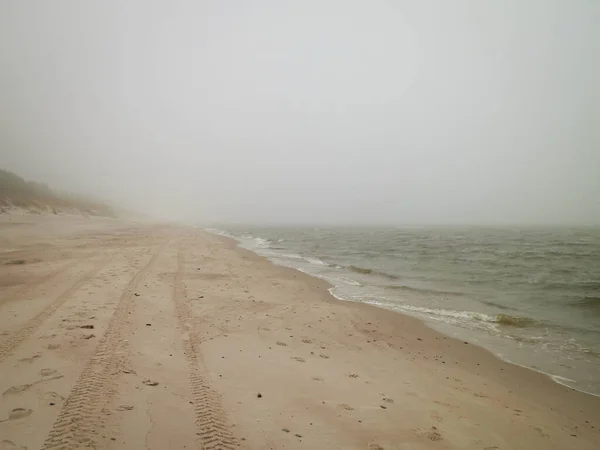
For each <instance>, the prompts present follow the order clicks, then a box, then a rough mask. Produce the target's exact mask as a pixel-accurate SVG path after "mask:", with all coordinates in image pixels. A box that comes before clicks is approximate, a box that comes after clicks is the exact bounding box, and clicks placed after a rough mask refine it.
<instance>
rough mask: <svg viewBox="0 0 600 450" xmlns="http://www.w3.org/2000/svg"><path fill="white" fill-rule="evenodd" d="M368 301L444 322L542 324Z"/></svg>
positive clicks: (506, 316) (517, 317)
mask: <svg viewBox="0 0 600 450" xmlns="http://www.w3.org/2000/svg"><path fill="white" fill-rule="evenodd" d="M370 303H373V304H375V305H377V306H383V307H391V308H393V309H399V310H402V311H406V312H414V313H421V314H425V315H427V316H428V317H429V318H432V319H437V320H442V321H444V322H446V321H447V320H444V319H454V320H455V321H462V322H464V321H467V322H471V321H472V322H485V323H489V324H497V325H503V326H508V327H517V328H525V327H535V326H541V325H542V323H541V322H537V321H535V320H533V319H530V318H528V317H522V316H510V315H508V314H497V315H489V314H484V313H480V312H476V311H456V310H451V309H441V308H427V307H424V306H415V305H408V304H393V305H384V304H382V303H380V302H377V301H373V302H370Z"/></svg>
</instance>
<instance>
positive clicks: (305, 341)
mask: <svg viewBox="0 0 600 450" xmlns="http://www.w3.org/2000/svg"><path fill="white" fill-rule="evenodd" d="M302 343H304V344H312V340H310V339H302Z"/></svg>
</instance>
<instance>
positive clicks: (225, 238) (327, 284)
mask: <svg viewBox="0 0 600 450" xmlns="http://www.w3.org/2000/svg"><path fill="white" fill-rule="evenodd" d="M202 231H203V232H206V233H209V234H211V235H213V236H215V237H216V238H218V239H221V240H223V241H224V242H228V245H233V246H234V247H235V248H236V249H237V250H239V251H241V252H247V253H249V254H251V255H252V256H253V257H256V258H260V259H261V260H264V261H265V262H267V263H268V264H272V265H273V266H275V267H278V268H281V269H284V270H289V271H293V272H298V273H300V274H301V275H302V276H303V277H308V278H310V279H312V280H315V281H318V282H319V283H321V284H322V286H321V289H323V290H324V291H326V293H327V294H326V295H328V296H329V297H330V299H329V300H328V301H331V302H339V304H341V305H344V306H348V305H360V307H365V308H367V309H371V308H373V309H376V310H378V311H385V312H386V313H389V314H394V315H395V314H399V315H401V316H402V317H403V319H404V320H413V321H415V322H417V323H419V324H421V325H422V326H423V327H425V328H426V329H427V330H430V331H431V332H432V333H434V334H435V335H438V336H443V337H444V338H447V339H451V340H452V341H454V342H455V343H464V344H466V342H465V341H462V340H461V339H459V338H456V337H453V336H450V335H448V334H445V333H443V332H442V331H438V330H436V329H435V328H433V327H432V326H430V325H429V324H428V323H427V322H426V321H425V320H423V319H421V318H419V317H415V316H411V315H409V314H406V313H403V312H401V311H396V310H392V309H387V308H383V307H380V306H377V305H373V304H370V303H363V302H355V301H352V300H346V299H343V298H338V297H336V296H335V295H334V294H333V293H332V292H331V290H332V289H334V288H335V286H334V285H332V284H331V283H330V282H329V281H327V280H325V279H323V278H320V277H318V276H316V275H312V274H309V273H306V272H304V271H302V270H300V269H296V268H294V267H288V266H283V265H279V264H276V263H274V262H273V261H271V260H270V259H269V258H268V257H266V256H262V255H260V254H258V253H256V252H254V251H252V250H249V249H245V248H243V247H240V243H239V242H238V241H237V240H236V239H235V238H232V237H229V236H222V235H219V234H216V233H213V232H211V231H207V230H204V229H202ZM468 345H471V346H473V347H476V348H477V349H478V350H479V351H482V352H485V353H487V354H489V355H490V356H491V357H493V358H494V359H496V360H497V361H498V362H499V363H503V364H507V365H510V366H514V367H515V368H518V369H519V370H525V371H527V372H530V373H531V374H536V375H541V376H543V377H544V379H546V380H547V381H551V382H552V383H554V384H556V385H558V386H560V387H561V388H564V389H567V390H570V391H574V392H577V393H580V394H583V395H586V396H590V397H595V398H599V399H600V395H598V394H594V393H591V392H586V391H583V390H580V389H577V388H574V387H571V386H569V385H566V384H563V383H561V382H560V381H558V380H555V379H554V377H555V376H558V375H553V374H549V373H546V372H544V371H541V370H536V369H534V368H532V367H527V366H524V365H521V364H518V363H514V362H512V361H508V360H506V359H504V358H502V357H500V356H499V355H497V354H496V353H494V352H493V351H491V350H489V349H487V348H485V347H483V346H481V345H479V344H474V343H472V342H469V343H468Z"/></svg>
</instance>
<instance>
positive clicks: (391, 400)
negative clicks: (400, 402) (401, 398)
mask: <svg viewBox="0 0 600 450" xmlns="http://www.w3.org/2000/svg"><path fill="white" fill-rule="evenodd" d="M383 401H384V402H386V403H394V399H393V398H388V397H383Z"/></svg>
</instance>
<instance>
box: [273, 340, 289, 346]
mask: <svg viewBox="0 0 600 450" xmlns="http://www.w3.org/2000/svg"><path fill="white" fill-rule="evenodd" d="M275 343H276V344H277V345H281V346H282V347H287V344H286V343H285V342H281V341H277V342H275Z"/></svg>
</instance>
